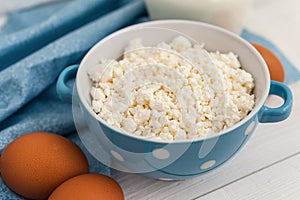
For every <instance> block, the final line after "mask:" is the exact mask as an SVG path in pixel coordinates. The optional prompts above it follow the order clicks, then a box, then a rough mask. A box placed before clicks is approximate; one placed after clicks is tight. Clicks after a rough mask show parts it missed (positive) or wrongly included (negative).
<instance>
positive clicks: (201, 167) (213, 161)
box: [200, 160, 216, 170]
mask: <svg viewBox="0 0 300 200" xmlns="http://www.w3.org/2000/svg"><path fill="white" fill-rule="evenodd" d="M215 164H216V161H215V160H209V161H207V162H205V163H203V164H202V165H201V166H200V169H202V170H204V169H208V168H211V167H212V166H214V165H215Z"/></svg>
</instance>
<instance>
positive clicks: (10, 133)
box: [0, 0, 300, 200]
mask: <svg viewBox="0 0 300 200" xmlns="http://www.w3.org/2000/svg"><path fill="white" fill-rule="evenodd" d="M22 19H27V20H22ZM148 20H149V19H148V18H147V13H146V9H145V5H144V2H143V1H141V0H75V1H66V2H59V3H52V4H48V5H46V6H39V7H35V8H32V9H27V10H21V11H16V12H13V13H10V14H9V20H8V24H7V25H6V26H5V27H4V29H3V30H2V31H0V70H2V71H0V152H2V151H3V149H4V148H5V146H6V145H7V144H8V143H10V142H11V141H12V140H14V139H15V138H17V137H19V136H21V135H23V134H25V133H28V132H33V131H48V132H55V133H57V134H60V135H64V136H66V137H68V138H69V139H71V140H72V141H74V142H75V143H77V144H78V145H79V146H80V147H81V148H82V149H83V151H84V152H85V154H86V155H87V157H88V160H89V164H90V168H91V172H95V173H102V174H107V175H109V168H108V167H106V166H104V165H103V164H101V163H100V162H98V161H97V160H96V159H94V158H93V157H92V156H91V155H90V154H89V153H88V152H87V150H86V149H85V147H84V146H83V144H82V143H81V141H80V139H79V137H78V135H77V134H76V133H75V126H74V122H73V117H72V111H71V109H72V106H71V105H70V104H69V103H66V102H63V101H61V100H59V99H58V97H57V95H56V92H55V81H56V79H57V76H58V75H59V73H60V72H61V71H62V70H63V69H64V68H65V67H67V66H68V65H71V64H75V63H79V61H80V60H81V59H82V57H83V56H84V54H85V53H86V52H87V51H88V50H89V49H90V48H91V47H92V46H93V45H94V44H95V43H96V42H97V41H99V40H100V39H102V38H103V37H105V36H106V35H108V34H110V33H112V32H114V31H116V30H118V29H120V28H122V27H124V26H127V25H130V24H134V23H139V22H144V21H148ZM242 37H244V38H245V39H246V40H249V41H253V42H257V43H260V44H262V45H264V46H266V47H268V48H270V49H271V50H273V51H274V52H275V53H276V55H277V56H278V57H279V58H280V60H281V61H282V62H283V64H284V67H285V71H286V81H287V83H290V82H292V81H295V80H298V79H300V73H299V71H297V70H296V68H295V67H294V66H293V65H292V64H291V63H290V62H289V61H288V60H287V59H286V58H285V57H284V56H283V54H282V53H281V52H280V51H279V50H278V49H277V48H276V47H275V46H274V45H273V44H272V43H270V42H268V41H267V40H265V39H264V38H261V37H260V36H258V35H256V34H253V33H251V32H250V31H248V30H244V32H243V33H242ZM0 199H12V200H15V199H23V198H22V197H20V196H18V195H16V194H15V193H13V192H12V191H10V190H9V189H8V188H7V187H6V186H5V184H4V183H3V181H2V179H1V178H0Z"/></svg>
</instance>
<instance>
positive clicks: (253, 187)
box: [197, 154, 300, 200]
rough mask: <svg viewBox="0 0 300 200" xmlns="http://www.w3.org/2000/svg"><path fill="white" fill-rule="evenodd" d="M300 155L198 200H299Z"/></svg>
mask: <svg viewBox="0 0 300 200" xmlns="http://www.w3.org/2000/svg"><path fill="white" fill-rule="evenodd" d="M299 163H300V154H298V155H295V156H293V157H290V158H288V159H286V160H284V161H282V162H280V163H278V164H276V165H273V166H271V167H269V168H266V169H263V170H261V171H260V172H258V173H255V174H252V175H250V176H249V177H247V178H246V179H242V180H240V181H236V182H235V183H233V184H231V185H228V186H226V187H223V188H221V189H219V190H217V191H215V192H213V193H210V194H208V195H206V196H203V197H201V198H198V199H197V200H216V199H222V200H243V199H247V200H257V199H264V200H299V199H300V165H299Z"/></svg>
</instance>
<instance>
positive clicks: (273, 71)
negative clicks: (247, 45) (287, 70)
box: [251, 43, 284, 82]
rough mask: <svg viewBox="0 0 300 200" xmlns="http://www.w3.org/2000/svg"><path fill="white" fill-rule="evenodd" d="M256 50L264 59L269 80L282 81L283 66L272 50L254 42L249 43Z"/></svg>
mask: <svg viewBox="0 0 300 200" xmlns="http://www.w3.org/2000/svg"><path fill="white" fill-rule="evenodd" d="M251 44H252V45H253V46H254V47H255V48H256V50H257V51H258V52H259V53H260V54H261V56H262V57H263V58H264V60H265V61H266V63H267V65H268V68H269V72H270V76H271V80H275V81H279V82H284V69H283V66H282V64H281V62H280V60H279V59H278V58H277V57H276V55H274V53H273V52H272V51H270V50H269V49H267V48H266V47H264V46H262V45H260V44H256V43H251Z"/></svg>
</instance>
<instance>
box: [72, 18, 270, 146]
mask: <svg viewBox="0 0 300 200" xmlns="http://www.w3.org/2000/svg"><path fill="white" fill-rule="evenodd" d="M178 23H179V24H191V25H195V26H198V27H202V28H207V29H211V30H213V31H218V32H221V33H222V34H226V35H227V36H229V37H231V38H233V39H235V40H236V41H238V42H239V43H242V44H243V45H244V46H245V47H246V48H248V49H249V50H250V51H251V52H252V53H253V54H254V55H255V56H256V58H257V59H258V61H259V62H260V63H261V66H262V67H263V71H264V78H265V80H266V83H267V85H266V87H265V90H264V93H263V94H261V98H260V100H259V101H258V102H256V103H255V105H254V108H253V109H252V110H251V111H250V113H249V114H248V115H247V116H246V117H245V118H243V119H242V120H240V121H239V122H237V123H236V124H234V125H233V126H231V127H230V128H227V129H224V130H222V131H221V132H218V133H216V134H214V135H210V136H208V137H202V138H195V139H185V140H173V141H165V140H159V139H153V138H145V137H143V136H137V135H134V134H130V133H126V132H125V131H123V132H121V131H119V130H118V129H117V128H115V127H113V126H111V125H109V124H107V122H105V121H104V120H103V119H101V118H100V117H98V116H97V115H96V113H95V112H94V111H93V110H92V108H91V106H90V105H89V104H88V103H87V102H86V101H82V99H84V98H83V96H82V94H80V93H79V91H78V89H77V92H78V96H79V99H80V102H81V103H82V104H83V105H84V107H85V109H86V110H87V111H88V112H89V114H90V115H91V116H92V117H94V118H95V119H96V120H97V121H99V122H101V123H102V124H103V125H105V126H106V127H108V128H110V129H112V130H113V131H115V132H117V133H119V134H122V135H124V136H126V137H130V138H133V139H138V140H141V141H146V142H153V143H157V144H178V143H179V144H180V143H194V142H201V141H204V140H208V139H213V138H216V137H221V136H222V135H225V134H227V133H229V132H231V131H233V130H235V129H237V128H238V127H240V126H243V124H245V123H246V122H247V121H249V120H250V119H252V118H253V117H255V115H258V112H259V111H260V109H261V108H262V107H263V106H264V103H265V101H266V99H267V97H268V95H269V90H270V82H271V81H270V75H269V70H268V67H267V64H266V62H265V61H264V59H263V57H262V56H261V55H260V54H259V52H258V51H257V50H256V49H255V48H254V47H253V46H252V45H251V44H250V43H249V42H248V41H246V40H245V39H243V38H242V37H240V36H239V35H237V34H235V33H233V32H231V31H229V30H226V29H224V28H221V27H218V26H215V25H211V24H207V23H204V22H199V21H192V20H177V19H168V20H155V21H148V22H143V23H140V24H135V25H131V26H128V27H125V28H122V29H120V30H118V31H116V32H113V33H112V34H110V35H108V36H106V37H105V38H103V39H101V40H100V41H98V42H97V43H96V44H95V45H94V46H93V47H92V48H91V49H90V50H89V51H88V52H87V53H86V54H85V56H84V58H83V59H82V60H81V63H80V65H79V68H78V72H77V75H76V87H78V85H79V82H78V76H79V73H80V71H81V70H80V69H81V68H82V67H81V66H82V63H84V62H85V60H87V59H89V55H90V54H92V52H93V51H95V49H97V48H98V46H100V45H101V44H102V43H104V42H106V41H107V40H110V39H111V38H113V37H116V36H117V35H118V34H120V33H123V32H127V31H132V30H136V29H142V28H151V27H156V28H160V25H165V24H170V25H171V24H175V25H176V24H178ZM148 25H154V26H148ZM175 31H176V30H175ZM179 32H180V31H179Z"/></svg>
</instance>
